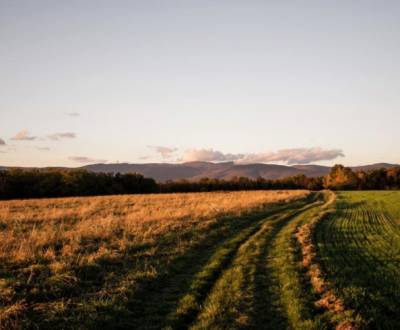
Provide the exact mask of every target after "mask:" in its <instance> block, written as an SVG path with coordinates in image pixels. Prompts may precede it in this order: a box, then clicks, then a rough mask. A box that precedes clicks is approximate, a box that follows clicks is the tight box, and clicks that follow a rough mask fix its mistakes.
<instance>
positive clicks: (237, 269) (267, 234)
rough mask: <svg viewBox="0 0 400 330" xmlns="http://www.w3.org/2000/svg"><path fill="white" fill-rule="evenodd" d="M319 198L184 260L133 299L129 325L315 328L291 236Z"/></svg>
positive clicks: (316, 209) (317, 208)
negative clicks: (149, 288) (168, 274)
mask: <svg viewBox="0 0 400 330" xmlns="http://www.w3.org/2000/svg"><path fill="white" fill-rule="evenodd" d="M324 197H325V196H324V194H322V193H320V194H315V195H313V196H312V197H311V198H309V199H308V200H307V201H302V202H296V203H292V204H290V205H286V206H284V207H281V208H278V209H276V210H274V211H272V212H271V214H269V215H267V216H263V217H262V218H260V219H258V220H257V221H254V218H253V219H252V224H251V225H250V226H245V227H243V228H239V229H238V230H237V231H235V232H233V235H232V236H230V237H229V238H227V239H226V240H225V241H223V242H221V243H220V244H218V245H217V246H211V247H210V249H209V250H208V252H207V253H204V254H203V257H200V258H197V259H196V260H195V264H193V259H190V260H189V259H188V260H186V261H182V264H180V265H178V266H177V267H176V268H175V273H174V275H173V276H171V277H169V278H167V279H166V280H165V281H164V282H162V283H158V284H159V286H158V287H157V289H154V291H150V290H146V294H145V295H146V299H145V301H143V300H142V299H140V297H137V298H136V303H133V304H132V305H131V310H132V312H133V313H134V315H133V318H132V320H130V322H133V323H135V325H136V326H138V327H139V326H140V327H141V328H148V329H159V328H163V327H165V328H172V329H183V328H192V329H223V328H226V329H227V328H229V329H234V328H254V329H256V328H257V329H260V328H265V329H266V328H268V329H287V328H297V329H299V328H308V329H312V328H317V327H318V325H319V321H318V317H315V315H314V314H315V313H314V311H313V309H314V308H313V301H315V299H314V297H312V293H311V290H310V288H309V287H308V286H309V285H308V284H307V279H306V276H305V275H304V274H303V273H302V269H301V267H300V266H299V265H300V254H299V251H298V248H297V243H296V242H295V241H294V234H295V231H296V229H297V228H298V226H300V225H301V224H302V223H304V222H306V221H308V220H309V219H311V218H312V217H313V216H314V215H315V214H316V213H318V212H319V211H320V209H321V207H322V206H323V205H324V204H325V200H324ZM143 293H144V292H143ZM132 301H135V299H132ZM157 302H163V303H162V304H157ZM149 316H150V317H149Z"/></svg>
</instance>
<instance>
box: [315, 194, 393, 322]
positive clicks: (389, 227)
mask: <svg viewBox="0 0 400 330" xmlns="http://www.w3.org/2000/svg"><path fill="white" fill-rule="evenodd" d="M336 208H337V211H336V213H335V214H333V215H332V216H331V217H330V218H328V219H326V221H321V222H320V223H319V225H318V227H317V230H316V240H317V242H318V251H319V253H320V257H321V262H322V266H323V267H324V269H325V270H326V272H327V274H328V276H329V278H330V279H331V281H332V282H333V283H334V287H335V290H336V292H337V294H338V295H339V296H341V297H343V299H344V303H345V304H346V305H347V306H349V308H351V309H354V310H357V311H359V312H360V315H361V317H362V318H363V320H364V321H365V323H366V324H367V325H368V327H369V328H375V329H377V328H378V329H399V328H400V314H399V310H400V192H381V191H380V192H342V193H339V194H338V199H337V207H336Z"/></svg>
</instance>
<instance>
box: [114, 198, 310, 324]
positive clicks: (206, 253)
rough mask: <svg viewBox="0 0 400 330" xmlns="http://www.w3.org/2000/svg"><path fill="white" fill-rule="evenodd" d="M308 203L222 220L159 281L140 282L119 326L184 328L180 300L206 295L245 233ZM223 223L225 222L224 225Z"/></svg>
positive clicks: (167, 270)
mask: <svg viewBox="0 0 400 330" xmlns="http://www.w3.org/2000/svg"><path fill="white" fill-rule="evenodd" d="M307 202H308V198H306V199H302V200H297V201H293V202H291V203H285V204H276V205H272V206H271V207H270V208H269V209H267V210H261V211H260V212H258V213H252V214H248V215H244V216H241V217H240V218H239V219H233V218H231V217H230V218H227V219H226V220H221V221H219V222H218V224H217V227H216V228H213V229H210V230H211V232H210V236H209V237H208V238H207V240H206V241H205V242H203V243H201V244H200V245H199V246H196V247H194V248H193V250H191V251H190V252H189V253H187V254H185V255H183V256H181V257H179V258H178V259H177V260H174V262H173V263H172V264H171V265H169V266H168V268H166V269H165V271H164V273H165V275H164V276H162V277H160V278H159V279H158V280H157V281H149V282H148V283H141V287H140V290H136V291H135V292H134V293H133V295H132V296H129V297H128V307H129V311H130V314H131V315H127V316H125V317H124V324H123V325H122V326H121V327H120V328H121V329H122V328H140V329H161V328H163V327H164V328H165V327H168V326H170V327H175V325H176V327H177V328H179V327H184V325H185V322H184V320H182V319H181V320H180V321H181V324H179V322H177V319H176V318H173V317H172V316H173V315H175V314H176V313H175V312H176V310H177V305H178V304H179V302H180V301H181V300H182V299H183V298H184V297H185V296H186V295H188V293H191V292H197V294H199V295H200V296H201V295H203V294H204V290H206V291H207V286H208V285H209V282H211V283H212V281H213V279H214V278H215V277H216V276H218V274H219V267H220V266H221V265H222V264H224V263H225V262H227V260H229V258H230V254H231V253H232V249H234V248H235V246H236V245H237V244H239V243H240V241H241V240H242V239H245V238H246V235H250V234H251V232H252V231H253V230H256V228H255V227H254V226H258V224H260V223H261V220H263V219H265V217H266V216H268V218H272V219H273V218H274V217H276V216H277V215H278V214H279V213H280V212H283V211H285V210H287V209H292V208H294V209H296V208H299V207H301V206H303V205H304V204H306V203H307ZM221 222H224V223H225V224H223V225H222V227H221V226H220V223H221ZM220 227H221V228H220ZM144 297H145V298H144ZM197 298H198V296H197V295H196V299H197ZM189 314H190V313H189ZM110 326H111V325H110ZM113 326H114V327H115V325H113Z"/></svg>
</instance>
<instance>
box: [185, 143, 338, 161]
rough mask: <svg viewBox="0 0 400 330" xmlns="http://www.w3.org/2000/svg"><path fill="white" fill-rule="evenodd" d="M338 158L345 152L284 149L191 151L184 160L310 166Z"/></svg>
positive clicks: (318, 149) (336, 150) (319, 149)
mask: <svg viewBox="0 0 400 330" xmlns="http://www.w3.org/2000/svg"><path fill="white" fill-rule="evenodd" d="M338 157H344V154H343V151H342V150H340V149H329V150H324V149H322V148H319V147H315V148H294V149H282V150H278V151H276V152H266V153H248V154H230V153H223V152H221V151H217V150H213V149H189V150H187V151H186V152H185V153H184V155H183V158H182V160H183V161H185V162H188V161H209V162H221V161H235V162H237V163H241V164H245V163H271V162H283V163H287V164H289V165H293V164H309V163H312V162H318V161H323V160H333V159H336V158H338Z"/></svg>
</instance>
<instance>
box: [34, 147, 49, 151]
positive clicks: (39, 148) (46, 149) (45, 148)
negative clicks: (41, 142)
mask: <svg viewBox="0 0 400 330" xmlns="http://www.w3.org/2000/svg"><path fill="white" fill-rule="evenodd" d="M36 149H37V150H40V151H50V148H49V147H36Z"/></svg>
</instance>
